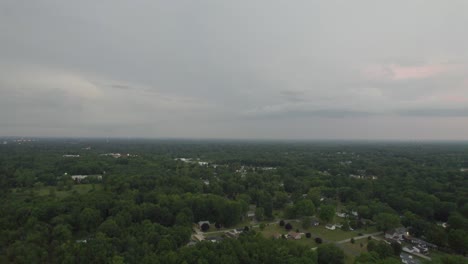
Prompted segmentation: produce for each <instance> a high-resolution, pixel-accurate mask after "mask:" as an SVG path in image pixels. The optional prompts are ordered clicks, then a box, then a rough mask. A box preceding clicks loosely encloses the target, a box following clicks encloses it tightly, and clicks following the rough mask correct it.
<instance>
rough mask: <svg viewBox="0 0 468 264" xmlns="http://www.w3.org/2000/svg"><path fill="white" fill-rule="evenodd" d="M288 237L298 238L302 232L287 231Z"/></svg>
mask: <svg viewBox="0 0 468 264" xmlns="http://www.w3.org/2000/svg"><path fill="white" fill-rule="evenodd" d="M288 238H290V239H295V240H299V239H301V238H302V233H296V232H289V233H288Z"/></svg>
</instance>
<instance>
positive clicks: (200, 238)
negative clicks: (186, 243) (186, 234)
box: [193, 234, 205, 242]
mask: <svg viewBox="0 0 468 264" xmlns="http://www.w3.org/2000/svg"><path fill="white" fill-rule="evenodd" d="M193 238H194V239H195V240H196V241H198V242H201V241H203V240H205V236H204V235H203V234H195V235H193Z"/></svg>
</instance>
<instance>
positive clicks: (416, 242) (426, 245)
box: [405, 236, 437, 248]
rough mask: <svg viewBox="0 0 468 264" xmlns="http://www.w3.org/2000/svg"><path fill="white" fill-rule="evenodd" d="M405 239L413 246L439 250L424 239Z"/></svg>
mask: <svg viewBox="0 0 468 264" xmlns="http://www.w3.org/2000/svg"><path fill="white" fill-rule="evenodd" d="M405 239H406V240H407V241H409V242H411V243H412V244H413V245H417V246H418V247H419V248H437V245H434V244H432V243H429V242H426V241H424V240H422V239H419V238H415V237H410V236H407V237H405Z"/></svg>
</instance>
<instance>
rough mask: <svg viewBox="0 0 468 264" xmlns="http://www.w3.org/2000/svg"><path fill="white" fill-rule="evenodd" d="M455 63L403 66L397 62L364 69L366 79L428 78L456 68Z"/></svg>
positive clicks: (363, 73)
mask: <svg viewBox="0 0 468 264" xmlns="http://www.w3.org/2000/svg"><path fill="white" fill-rule="evenodd" d="M454 69H455V67H454V66H453V65H445V64H432V65H431V64H428V65H421V66H401V65H397V64H389V65H371V66H368V67H366V68H364V70H363V71H362V75H363V76H364V78H366V79H371V80H407V79H426V78H430V77H434V76H437V75H440V74H442V73H446V72H450V71H452V70H454Z"/></svg>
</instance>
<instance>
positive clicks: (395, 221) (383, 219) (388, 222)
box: [374, 213, 400, 232]
mask: <svg viewBox="0 0 468 264" xmlns="http://www.w3.org/2000/svg"><path fill="white" fill-rule="evenodd" d="M374 221H375V222H376V224H377V230H381V231H384V232H387V231H388V230H390V229H392V228H395V227H398V226H399V225H400V217H399V216H398V215H396V214H390V213H380V214H378V215H376V216H375V217H374Z"/></svg>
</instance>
